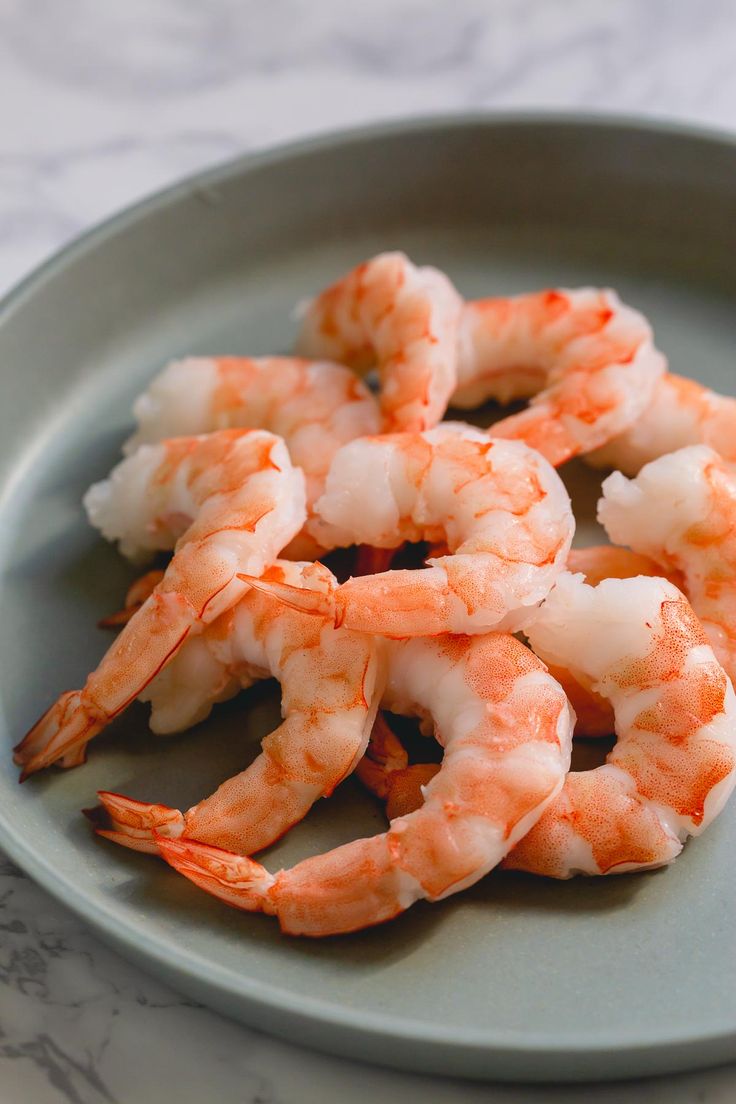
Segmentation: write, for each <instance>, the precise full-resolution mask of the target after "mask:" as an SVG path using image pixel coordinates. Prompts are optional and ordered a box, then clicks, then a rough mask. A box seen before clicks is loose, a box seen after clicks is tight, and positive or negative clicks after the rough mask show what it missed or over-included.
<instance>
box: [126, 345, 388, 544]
mask: <svg viewBox="0 0 736 1104" xmlns="http://www.w3.org/2000/svg"><path fill="white" fill-rule="evenodd" d="M133 413H134V415H135V418H136V420H137V422H138V431H137V432H136V433H135V434H134V436H133V437H131V439H130V440H129V441H128V442H127V444H126V446H125V451H126V453H128V454H130V453H132V452H134V451H135V450H136V449H137V448H138V446H139V445H141V444H147V443H152V442H156V441H161V440H163V439H164V438H166V437H175V436H179V435H180V434H193V433H210V432H211V431H212V430H215V429H230V428H233V427H241V426H247V427H249V428H253V429H267V430H270V431H271V432H272V433H277V434H278V435H279V436H280V437H283V438H284V440H285V441H286V445H287V447H288V449H289V454H290V456H291V459H292V463H293V464H295V465H297V466H298V467H300V468H301V469H302V470H303V472H304V475H305V477H306V481H307V515H308V516H307V524H306V526H305V528H304V530H303V531H302V533H301V534H300V536H299V537H298V538H297V540H296V541H295V543H294V544H293V545H292V546H291V547H290V548H289V550H288V553H287V554H288V555H290V556H291V555H293V556H295V557H297V558H302V557H303V558H305V559H306V558H309V559H314V558H315V557H316V556H317V555H318V554H319V553H320V552H321V551H323V549H320V547H319V546H318V545H317V544H316V543H315V542H314V540H313V539H312V538H311V537H310V535H309V520H310V517H311V515H312V505H313V503H314V502H315V500H316V499H317V498H318V497H319V496H320V494H321V493H322V491H323V490H324V483H325V478H326V476H327V471H328V469H329V466H330V462H331V460H332V457H333V456H334V454H335V452H336V451H337V450H338V449H339V448H340V446H341V445H344V444H346V443H347V442H348V441H352V440H353V438H355V437H363V436H365V435H367V434H372V433H378V431H379V429H380V414H379V411H378V403H377V402H376V400H375V398H374V397H373V395H372V394H371V393H370V391H369V390H368V388H367V387H366V386H365V384H364V383H362V382H361V380H359V379H358V378H357V377H356V375H355V373H354V372H352V371H351V370H350V369H349V368H345V367H344V366H343V365H340V364H331V363H330V362H328V361H309V360H301V359H299V358H297V357H260V358H258V359H250V358H248V357H189V358H188V359H186V360H177V361H172V362H171V363H170V364H168V365H167V366H166V368H164V369H163V371H162V372H161V373H159V375H158V376H156V377H155V379H154V380H153V381H152V382H151V383H150V384H149V386H148V388H147V389H146V390H145V391H144V392H143V394H142V395H140V396H139V397H138V398H137V399H136V402H135V405H134V407H133Z"/></svg>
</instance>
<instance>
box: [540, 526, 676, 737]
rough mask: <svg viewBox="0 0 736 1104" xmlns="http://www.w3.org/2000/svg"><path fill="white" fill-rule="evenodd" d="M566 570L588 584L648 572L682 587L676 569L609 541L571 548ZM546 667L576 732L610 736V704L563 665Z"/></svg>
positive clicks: (611, 722) (612, 723) (612, 718)
mask: <svg viewBox="0 0 736 1104" xmlns="http://www.w3.org/2000/svg"><path fill="white" fill-rule="evenodd" d="M567 569H568V571H571V572H573V573H580V574H582V575H583V576H584V578H585V581H586V583H589V584H590V586H597V585H598V583H600V582H602V581H603V580H604V579H633V578H635V577H636V576H637V575H649V576H654V577H666V578H668V579H669V581H670V582H671V583H673V584H674V585H675V586H678V587H680V589H682V578H681V576H680V575H679V573H678V572H667V571H666V570H665V568H663V567H661V566H660V564H658V563H656V562H655V561H654V560H652V559H651V558H650V557H649V556H641V555H639V554H638V553H636V552H632V551H631V550H630V549H628V548H617V547H614V546H613V545H610V544H601V545H595V546H594V547H592V548H571V549H570V554H569V556H568V558H567ZM547 666H548V667H549V671H550V674H552V675H554V677H555V678H556V679H557V681H558V682H559V683H560V685H561V686H562V687H563V688H564V690H565V693H566V694H567V696H568V698H569V700H570V704H571V705H572V707H573V710H574V712H575V716H576V721H575V735H576V736H588V737H598V736H610V735H611V734H612V733H613V730H614V716H613V709H612V708H611V703H610V702H609V701H608V700H607V699H606V698H603V697H601V695H600V694H597V693H596V692H595V690H593V688H592V685H591V683H590V682H587V683H585V684H584V683H581V682H579V681H578V679H577V678H575V677H574V676H573V675H572V674H571V673H570V671H569V670H567V669H566V668H564V667H559V666H555V665H554V664H550V663H548V664H547Z"/></svg>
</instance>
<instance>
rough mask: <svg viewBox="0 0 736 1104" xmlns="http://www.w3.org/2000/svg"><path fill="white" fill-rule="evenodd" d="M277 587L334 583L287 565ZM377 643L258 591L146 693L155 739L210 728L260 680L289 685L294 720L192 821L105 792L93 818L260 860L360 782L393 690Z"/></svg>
mask: <svg viewBox="0 0 736 1104" xmlns="http://www.w3.org/2000/svg"><path fill="white" fill-rule="evenodd" d="M265 577H266V578H273V579H279V580H281V581H284V582H289V583H290V584H291V585H292V586H310V587H319V586H325V585H326V581H327V579H328V578H329V577H330V572H329V571H328V570H327V568H325V567H322V565H321V564H312V563H303V564H296V563H290V562H288V561H286V560H282V561H277V563H276V564H274V565H273V566H272V567H270V568H269V569H268V570H267V572H266V576H265ZM381 674H382V664H381V659H380V655H379V648H378V647H377V645H376V642H375V641H374V640H373V638H372V637H369V636H368V635H367V634H365V633H354V632H350V631H349V630H347V629H344V628H340V629H335V628H333V627H332V626H331V625H328V624H326V623H324V622H319V621H317V620H316V619H315V618H314V617H311V616H309V615H308V614H304V613H297V612H296V611H295V610H291V609H288V608H286V607H284V606H283V605H282V604H281V603H280V602H279V601H277V600H276V599H274V598H272V597H269V596H268V595H266V594H263V593H261V592H260V591H257V590H249V591H248V592H247V593H246V594H245V595H244V596H243V597H242V598H241V599H240V601H239V602H238V604H237V605H235V606H233V607H232V608H231V609H229V610H227V611H226V612H225V613H223V614H221V615H220V616H219V617H218V618H217V619H216V620H215V621H213V622H212V623H211V624H209V625H206V626H205V627H204V629H203V630H202V632H201V633H200V634H199V635H198V636H192V637H190V638H189V639H188V640H186V641H185V642H184V644H183V645H182V647H181V648H180V649H179V651H178V652H177V654H176V655H175V656H174V658H173V659H172V660H171V662H170V663H169V664H168V666H167V667H165V668H164V670H163V671H161V673H160V674H159V675H157V677H156V678H155V679H154V680H153V682H151V683H149V685H148V686H147V687H146V689H145V691H144V692H143V694H142V695H141V697H142V699H143V700H144V701H149V702H150V703H151V707H152V713H151V728H152V729H153V730H154V732H166V733H168V732H177V731H180V730H182V729H185V728H188V727H190V726H191V725H193V724H196V723H197V722H199V721H202V720H204V719H205V718H206V717H207V716H208V715H209V713H210V710H211V709H212V706H213V704H214V703H215V702H220V701H224V700H226V699H227V698H230V697H232V696H233V695H234V694H236V693H238V691H239V690H241V689H244V688H247V687H249V686H251V685H252V684H253V683H254V682H255V681H257V680H258V679H264V678H271V677H274V678H277V679H278V680H279V682H280V683H281V695H282V699H281V700H282V711H283V716H284V722H283V724H282V725H280V727H279V728H277V729H276V731H275V732H272V733H271V734H270V735H269V736H267V737H266V738H265V740H264V741H263V745H262V751H261V754H260V755H259V756H258V757H257V758H256V759H255V760H254V762H253V763H251V765H250V766H249V767H248V768H247V769H246V770H244V771H242V772H241V773H240V774H238V775H236V776H235V777H234V778H231V779H229V780H228V781H227V782H225V783H224V784H223V785H221V786H220V787H219V789H218V790H216V791H215V793H213V794H212V795H211V796H210V797H207V798H205V799H204V800H203V801H200V802H198V804H196V805H194V806H193V807H192V808H191V809H189V811H188V812H186V813H182V812H180V811H179V810H178V809H171V808H169V807H168V806H166V805H155V804H154V805H151V804H147V803H144V802H141V801H135V800H134V799H132V798H129V797H124V796H122V795H121V794H114V793H108V792H101V793H100V794H99V795H98V796H99V798H100V801H101V803H102V805H101V807H100V808H99V809H98V810H96V811H95V810H93V811H92V819H94V820H95V822H96V823H97V824H98V825H99V827H98V831H99V833H100V835H103V836H106V837H107V838H109V839H112V840H115V841H116V842H117V843H121V844H123V845H124V846H126V847H131V848H133V849H134V850H137V851H149V852H153V853H154V854H157V853H158V847H157V846H156V843H155V841H154V837H153V832H154V831H157V832H158V833H160V834H162V835H166V836H168V837H172V838H173V837H178V836H181V835H185V836H188V837H191V838H193V839H197V840H200V841H202V842H204V843H214V844H217V845H218V846H219V847H226V848H228V849H229V850H232V851H238V852H241V853H243V854H247V855H249V854H251V853H252V852H254V851H259V850H261V848H263V847H266V846H268V844H270V843H273V841H274V840H276V839H278V837H279V836H281V835H282V834H283V833H284V832H285V831H287V829H288V828H290V827H291V825H292V824H295V823H296V822H297V821H298V820H301V819H302V817H303V816H304V815H305V814H306V813H307V811H308V810H309V809H310V808H311V806H312V805H313V804H314V802H315V801H316V800H317V798H319V797H323V796H327V795H328V794H330V793H331V792H332V790H333V789H334V788H335V786H337V784H338V783H339V782H341V781H342V779H343V778H344V777H345V776H346V775H347V774H349V773H350V772H351V771H352V770H353V768H354V767H355V765H356V763H357V762H358V760H359V759H360V757H361V756H362V754H363V752H364V751H365V747H366V744H367V742H368V736H369V733H370V730H371V725H372V724H373V719H374V717H375V714H376V709H377V707H378V700H379V697H380V693H381V690H382V683H381Z"/></svg>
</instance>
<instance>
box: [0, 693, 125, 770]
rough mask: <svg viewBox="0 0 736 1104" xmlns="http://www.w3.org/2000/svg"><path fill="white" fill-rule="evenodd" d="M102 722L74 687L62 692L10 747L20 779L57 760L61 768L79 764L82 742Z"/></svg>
mask: <svg viewBox="0 0 736 1104" xmlns="http://www.w3.org/2000/svg"><path fill="white" fill-rule="evenodd" d="M106 722H107V718H106V717H102V716H100V715H99V714H98V713H96V712H95V711H94V710H92V709H91V708H90V706H89V703H86V702H85V701H84V699H83V696H82V694H81V693H80V692H79V691H78V690H69V691H67V693H66V694H62V695H61V697H60V698H59V699H58V701H56V702H55V703H54V704H53V705H52V706H51V708H50V709H47V710H46V712H45V713H44V714H43V716H42V717H41V718H40V719H39V720H38V721H36V723H35V725H34V726H33V727H32V728H31V729H30V730H29V731H28V732H27V733H26V735H25V736H24V737H23V739H22V740H21V742H20V743H19V744H16V746H15V748H14V749H13V761H14V762H15V763H16V765H17V766H19V767H22V768H23V771H22V773H21V776H20V781H21V782H25V780H26V778H28V776H29V775H31V774H34V773H35V772H36V771H39V770H42V769H43V768H44V767H48V766H49V765H50V764H51V763H54V762H56V761H57V760H60V761H61V766H63V767H75V766H78V765H79V763H83V762H84V758H85V756H84V748H85V746H86V744H87V743H88V742H89V741H90V740H91V739H92V738H93V737H94V736H96V735H97V733H98V732H100V731H101V730H102V729H103V728H104V726H105V724H106Z"/></svg>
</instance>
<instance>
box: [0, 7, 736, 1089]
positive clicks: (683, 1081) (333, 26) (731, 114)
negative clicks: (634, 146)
mask: <svg viewBox="0 0 736 1104" xmlns="http://www.w3.org/2000/svg"><path fill="white" fill-rule="evenodd" d="M735 16H736V13H735V12H734V5H733V3H732V2H731V0H701V2H700V3H698V4H696V3H693V2H692V0H647V2H646V3H642V0H453V3H452V4H446V5H443V4H440V3H438V2H437V0H371V2H370V3H366V2H365V0H321V2H320V3H315V2H314V0H312V2H309V0H272V2H271V3H270V4H268V5H266V4H264V3H258V2H257V0H206V2H202V3H195V2H192V0H126V2H125V3H124V4H121V3H116V2H115V0H64V2H63V3H62V2H59V0H35V3H32V4H30V3H27V2H26V0H0V289H3V290H4V289H5V288H6V287H8V286H9V285H10V284H12V283H14V282H15V281H16V280H17V279H18V278H19V277H20V276H22V275H23V274H24V273H25V272H26V271H28V270H29V269H30V268H31V267H32V266H33V265H35V264H36V263H37V262H38V261H40V260H41V259H42V258H44V257H46V256H47V255H48V254H49V253H50V252H51V251H52V250H55V249H56V248H57V247H58V246H60V245H62V244H63V243H64V242H65V241H68V240H69V239H70V238H71V237H73V236H74V235H76V234H77V233H78V232H79V231H80V230H82V229H84V228H85V227H87V226H89V225H90V224H92V223H94V222H96V221H98V220H99V219H101V218H103V217H104V216H106V215H108V214H109V213H111V212H113V211H115V210H117V209H119V208H120V207H121V206H123V205H126V204H128V203H129V202H130V201H132V200H134V199H136V198H138V197H140V196H142V195H144V194H145V193H147V192H150V191H151V190H153V189H156V188H158V187H160V186H161V185H163V184H166V183H168V182H170V181H173V180H174V179H176V178H177V177H180V176H182V175H183V174H186V173H189V172H191V171H193V170H195V169H197V168H200V167H201V166H204V165H207V164H210V163H212V162H216V161H220V160H223V159H225V158H228V157H230V156H232V155H234V154H237V153H240V152H242V151H244V150H249V149H254V148H257V147H260V146H263V145H270V144H274V143H276V142H280V141H283V140H285V139H289V138H292V137H295V136H300V135H306V134H311V133H315V132H317V131H324V130H327V129H331V128H333V127H338V126H344V125H346V124H350V123H357V122H365V121H368V120H374V119H381V118H389V117H397V116H405V115H411V114H426V113H432V112H437V111H452V110H463V109H467V108H488V109H493V108H501V109H506V110H508V109H514V108H539V107H544V108H545V109H557V108H584V109H586V110H588V111H601V112H603V111H605V112H611V111H613V112H621V113H626V114H643V115H649V116H657V117H668V118H677V119H684V120H689V121H693V122H699V123H704V124H707V125H712V126H718V127H723V128H727V129H731V130H733V129H735V128H736V64H735V57H734V55H735V54H736V19H735ZM164 1095H165V1096H166V1098H168V1099H170V1100H172V1101H174V1102H175V1104H190V1102H198V1101H202V1100H205V1099H212V1100H218V1101H223V1102H229V1101H239V1102H243V1104H267V1102H268V1104H270V1102H273V1104H277V1102H278V1104H323V1102H324V1101H332V1100H335V1101H337V1100H340V1101H346V1102H351V1104H353V1102H355V1104H363V1102H365V1104H369V1102H371V1104H372V1102H373V1101H375V1100H376V1099H379V1100H381V1101H383V1102H385V1104H394V1102H396V1104H399V1102H401V1104H414V1102H417V1104H418V1102H419V1101H421V1102H423V1104H445V1102H450V1101H457V1102H463V1104H465V1102H467V1104H472V1102H475V1101H481V1100H482V1101H488V1102H493V1104H522V1102H525V1104H526V1102H530V1101H536V1102H538V1104H556V1102H560V1104H561V1102H562V1101H565V1102H574V1101H578V1100H579V1101H583V1100H585V1101H592V1100H595V1101H598V1102H599V1104H609V1102H614V1101H618V1100H621V1099H622V1098H624V1097H625V1098H626V1099H627V1101H630V1102H631V1104H654V1102H655V1101H659V1100H666V1101H668V1104H695V1102H696V1101H697V1102H708V1104H718V1102H724V1104H725V1102H726V1101H729V1102H730V1101H732V1100H733V1099H734V1098H735V1097H736V1069H731V1068H725V1069H720V1070H712V1071H707V1072H702V1073H695V1074H691V1075H688V1076H684V1077H677V1078H670V1079H666V1080H657V1081H649V1082H639V1083H636V1084H629V1085H627V1086H626V1087H625V1088H624V1087H622V1086H621V1085H618V1086H615V1085H614V1086H608V1087H605V1086H601V1087H599V1088H596V1089H593V1088H592V1087H590V1086H586V1087H580V1088H561V1089H554V1088H550V1089H534V1090H531V1089H529V1088H514V1087H496V1086H478V1085H470V1084H462V1083H459V1082H450V1081H442V1080H439V1079H433V1080H431V1081H430V1080H429V1079H423V1078H420V1077H412V1076H408V1075H401V1074H397V1073H392V1072H389V1071H385V1070H380V1069H371V1068H368V1067H363V1066H359V1065H357V1064H353V1063H349V1062H346V1061H341V1060H338V1059H335V1058H328V1057H324V1056H322V1055H318V1054H314V1053H308V1052H306V1051H302V1050H299V1049H297V1048H296V1047H293V1046H289V1045H287V1044H285V1043H281V1042H279V1041H276V1040H273V1039H270V1038H267V1037H265V1036H263V1035H261V1034H258V1033H257V1032H255V1031H249V1030H246V1029H245V1028H242V1027H239V1026H238V1025H236V1024H234V1023H231V1022H229V1021H227V1020H224V1019H222V1018H221V1017H219V1016H217V1015H215V1014H214V1013H212V1012H209V1011H208V1010H207V1009H205V1008H202V1007H200V1006H198V1005H196V1004H193V1003H192V1002H191V1001H189V1000H187V999H185V998H183V997H181V996H179V995H177V994H176V993H174V992H171V991H169V990H167V989H165V988H164V987H163V986H161V985H160V984H158V982H155V981H153V980H152V979H151V978H149V977H147V976H146V975H145V974H143V973H141V972H140V971H139V970H137V969H134V968H133V967H132V966H130V965H128V964H127V963H126V962H125V961H124V960H123V959H121V958H119V957H118V956H117V955H116V954H114V953H113V952H111V951H109V950H108V949H107V948H106V947H104V946H102V945H101V944H100V943H99V942H98V941H97V939H96V938H94V937H93V936H92V935H91V934H89V933H88V932H87V930H86V929H85V927H84V925H83V924H81V923H79V922H78V921H77V920H76V919H75V918H73V917H72V916H71V915H70V914H68V913H67V912H66V911H65V910H64V909H63V908H62V907H61V906H60V905H58V904H57V903H56V902H55V901H53V900H52V899H51V898H50V897H49V896H48V895H47V894H46V893H44V892H43V891H41V890H40V889H38V888H37V887H36V886H35V885H34V884H33V883H31V882H30V881H29V880H28V879H27V878H25V877H24V876H23V875H22V874H21V873H20V872H19V871H18V870H17V869H15V868H14V867H13V866H12V865H11V864H10V863H8V862H7V861H4V860H3V858H2V856H1V855H0V1104H7V1102H16V1101H18V1102H20V1101H22V1102H24V1104H61V1102H73V1104H109V1102H111V1101H120V1102H127V1101H133V1100H135V1101H136V1102H138V1104H147V1102H149V1101H159V1100H162V1099H163V1098H164Z"/></svg>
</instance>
